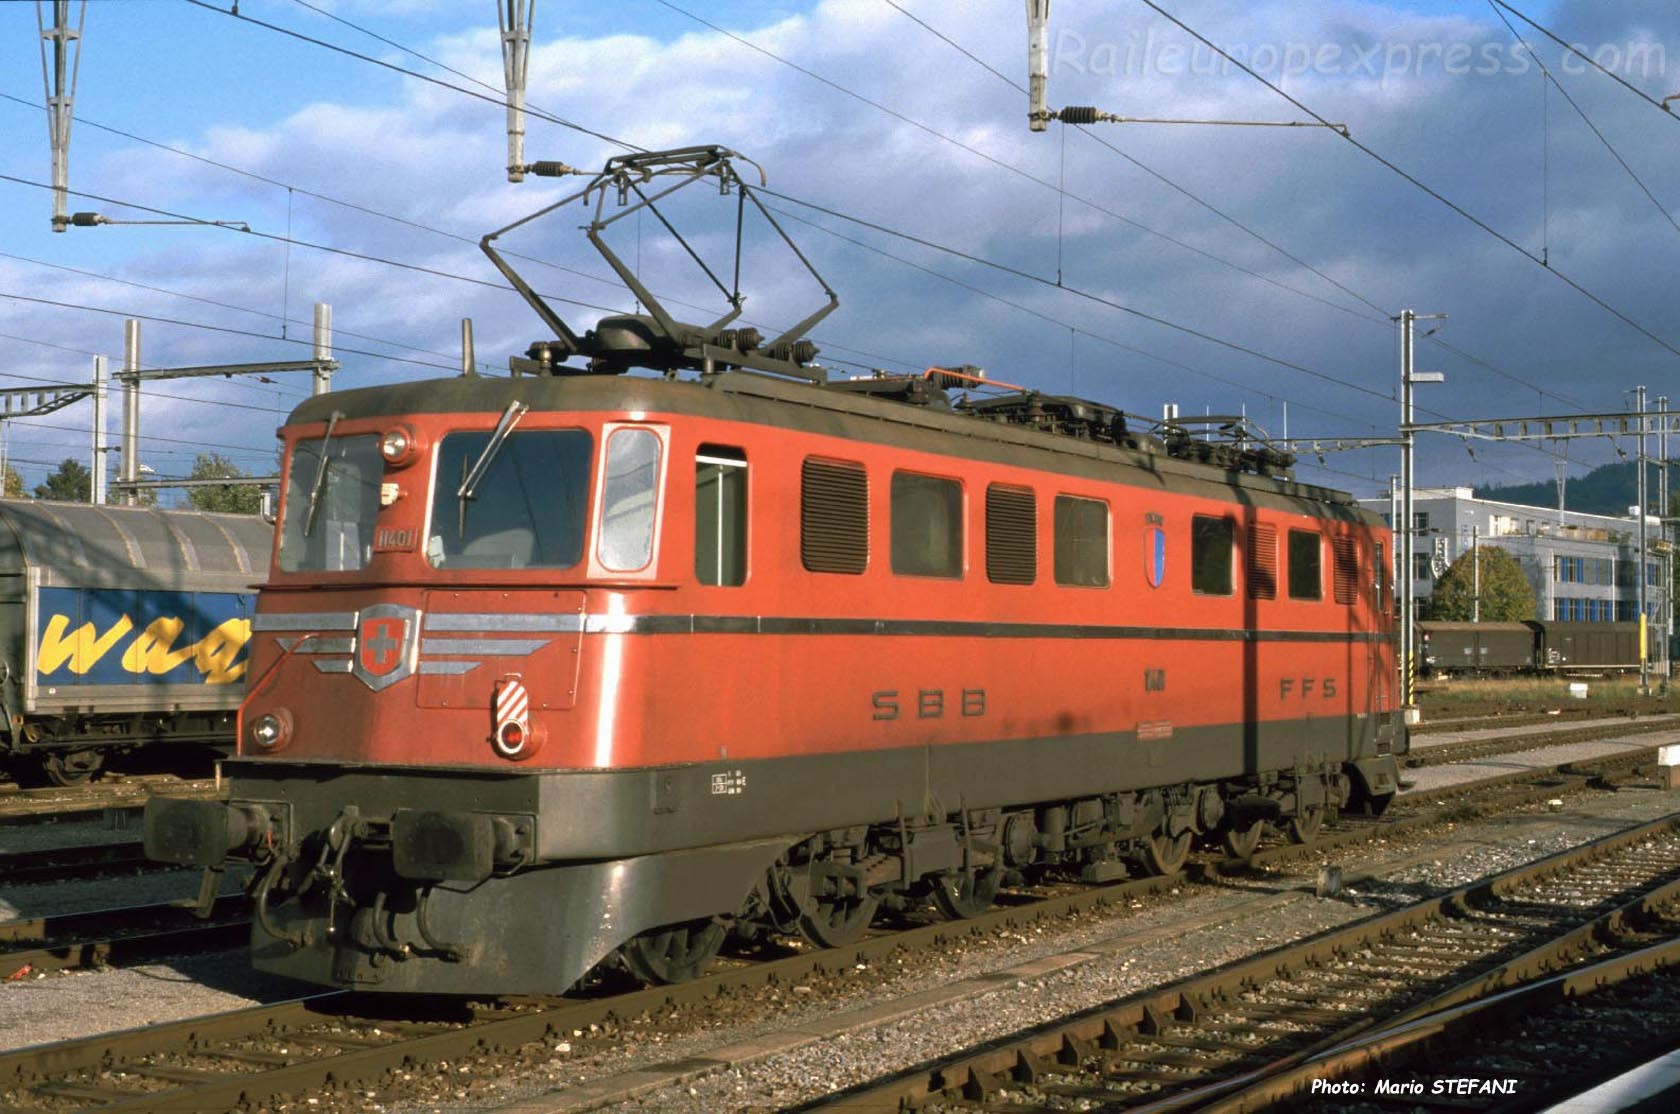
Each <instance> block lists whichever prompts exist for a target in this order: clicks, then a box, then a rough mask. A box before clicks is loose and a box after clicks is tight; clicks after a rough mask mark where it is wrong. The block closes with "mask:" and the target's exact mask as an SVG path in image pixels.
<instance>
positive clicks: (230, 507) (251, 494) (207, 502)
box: [187, 453, 262, 514]
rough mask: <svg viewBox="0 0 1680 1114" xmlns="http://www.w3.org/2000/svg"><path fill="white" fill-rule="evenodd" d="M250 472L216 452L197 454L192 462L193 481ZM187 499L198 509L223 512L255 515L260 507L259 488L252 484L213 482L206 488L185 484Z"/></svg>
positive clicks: (246, 474) (247, 474) (225, 477)
mask: <svg viewBox="0 0 1680 1114" xmlns="http://www.w3.org/2000/svg"><path fill="white" fill-rule="evenodd" d="M249 475H250V473H249V472H246V471H245V470H244V469H242V468H240V467H239V466H238V465H236V464H234V463H233V461H231V460H229V459H227V457H225V456H222V455H221V454H220V453H199V454H198V457H197V459H195V460H194V461H193V466H192V478H193V479H195V480H232V479H241V478H244V477H246V476H249ZM187 502H188V503H190V504H192V506H193V507H194V508H196V509H197V510H201V511H220V512H222V513H224V514H256V513H258V512H259V511H260V510H262V489H261V488H260V487H258V486H257V485H255V484H213V485H211V486H209V487H189V488H188V489H187Z"/></svg>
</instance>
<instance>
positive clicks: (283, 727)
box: [247, 708, 292, 750]
mask: <svg viewBox="0 0 1680 1114" xmlns="http://www.w3.org/2000/svg"><path fill="white" fill-rule="evenodd" d="M247 733H248V734H249V735H250V737H251V742H252V743H254V744H256V746H257V747H258V749H260V750H274V749H275V748H277V747H279V746H280V745H281V744H283V743H284V742H285V741H286V740H287V739H289V738H291V735H292V716H291V713H290V712H288V711H286V710H285V709H284V708H280V709H277V710H275V711H272V712H266V713H264V714H263V715H260V716H258V717H257V718H256V719H254V720H252V721H251V726H250V728H249V729H248V732H247Z"/></svg>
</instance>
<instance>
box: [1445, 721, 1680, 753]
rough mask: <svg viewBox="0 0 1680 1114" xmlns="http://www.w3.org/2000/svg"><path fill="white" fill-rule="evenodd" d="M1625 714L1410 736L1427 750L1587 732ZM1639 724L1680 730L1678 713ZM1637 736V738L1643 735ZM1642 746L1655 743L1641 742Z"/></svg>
mask: <svg viewBox="0 0 1680 1114" xmlns="http://www.w3.org/2000/svg"><path fill="white" fill-rule="evenodd" d="M1629 722H1630V721H1629V719H1628V717H1627V716H1606V717H1604V718H1601V719H1571V720H1559V721H1558V722H1556V723H1532V724H1529V725H1528V726H1526V727H1475V728H1466V729H1464V730H1461V731H1440V732H1433V733H1431V734H1428V735H1413V736H1412V749H1413V750H1428V749H1429V748H1431V747H1440V746H1448V745H1450V744H1452V743H1464V742H1471V741H1479V740H1482V739H1512V738H1519V739H1520V738H1524V737H1526V736H1529V735H1548V734H1551V733H1552V732H1554V731H1564V730H1568V731H1590V730H1593V729H1594V728H1599V727H1615V726H1617V725H1618V724H1621V725H1624V726H1625V725H1627V724H1628V723H1629ZM1639 723H1640V725H1641V726H1649V725H1650V724H1653V723H1675V724H1676V726H1677V729H1680V715H1663V716H1641V717H1640V718H1639ZM1646 737H1647V736H1645V735H1641V736H1638V738H1646ZM1641 745H1643V746H1652V745H1655V744H1651V743H1644V744H1641Z"/></svg>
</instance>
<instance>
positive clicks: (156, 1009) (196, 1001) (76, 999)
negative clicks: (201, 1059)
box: [0, 951, 320, 1052]
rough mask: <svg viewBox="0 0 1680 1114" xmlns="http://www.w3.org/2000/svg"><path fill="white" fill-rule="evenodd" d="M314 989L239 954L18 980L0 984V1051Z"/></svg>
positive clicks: (155, 1021)
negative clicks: (255, 966)
mask: <svg viewBox="0 0 1680 1114" xmlns="http://www.w3.org/2000/svg"><path fill="white" fill-rule="evenodd" d="M319 991H320V988H319V987H312V986H305V985H304V984H302V983H296V982H292V981H290V980H287V979H277V978H275V977H273V976H271V975H260V974H258V973H256V972H255V971H252V970H251V964H250V960H248V959H247V958H246V957H245V954H244V953H243V952H240V951H231V952H217V953H214V954H211V955H203V956H192V957H188V958H182V959H179V960H175V961H173V962H166V963H153V964H147V965H146V966H144V967H125V968H122V969H120V970H108V971H73V972H69V973H67V974H63V975H54V976H47V977H45V978H38V979H25V980H22V981H19V982H15V983H8V984H6V985H4V986H0V1052H4V1051H9V1050H11V1049H14V1048H23V1047H25V1046H27V1045H32V1044H47V1043H50V1042H52V1041H60V1040H69V1039H71V1038H73V1037H84V1036H88V1035H89V1034H92V1033H111V1032H116V1031H118V1030H121V1029H139V1028H144V1027H145V1026H147V1025H152V1024H155V1023H157V1022H160V1021H178V1020H180V1019H181V1018H185V1017H196V1016H198V1015H200V1014H206V1013H219V1012H222V1011H224V1010H236V1009H239V1008H241V1007H243V1006H249V1005H254V1004H256V1003H258V1002H277V1001H281V1000H283V999H286V998H296V997H300V996H301V995H304V994H313V993H318V992H319Z"/></svg>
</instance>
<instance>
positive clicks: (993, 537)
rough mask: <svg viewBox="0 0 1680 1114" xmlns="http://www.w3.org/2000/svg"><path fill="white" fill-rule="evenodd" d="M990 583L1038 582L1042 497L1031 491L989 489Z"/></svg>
mask: <svg viewBox="0 0 1680 1114" xmlns="http://www.w3.org/2000/svg"><path fill="white" fill-rule="evenodd" d="M986 579H987V580H990V581H991V582H992V583H993V584H1031V583H1033V581H1035V580H1037V579H1038V495H1037V494H1036V493H1035V492H1034V491H1033V490H1032V489H1031V488H1025V487H1004V486H1002V485H999V484H993V485H992V486H991V487H988V488H987V489H986Z"/></svg>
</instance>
